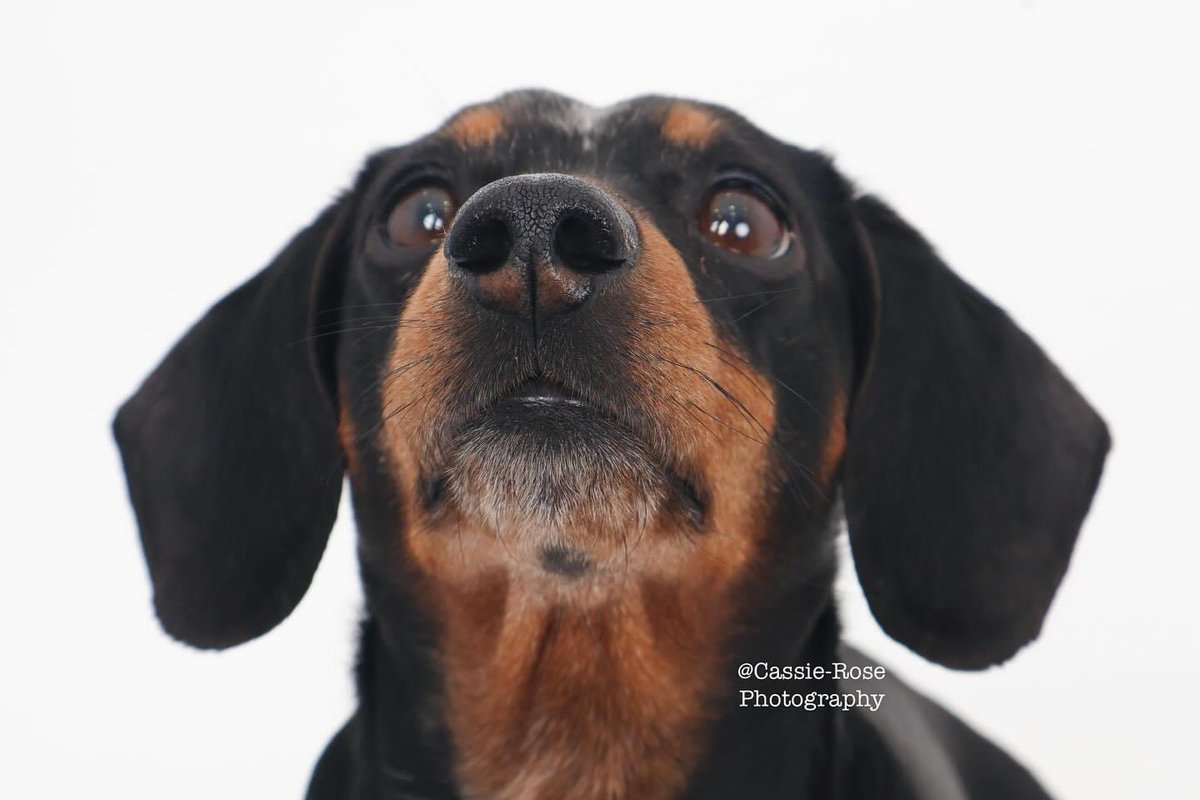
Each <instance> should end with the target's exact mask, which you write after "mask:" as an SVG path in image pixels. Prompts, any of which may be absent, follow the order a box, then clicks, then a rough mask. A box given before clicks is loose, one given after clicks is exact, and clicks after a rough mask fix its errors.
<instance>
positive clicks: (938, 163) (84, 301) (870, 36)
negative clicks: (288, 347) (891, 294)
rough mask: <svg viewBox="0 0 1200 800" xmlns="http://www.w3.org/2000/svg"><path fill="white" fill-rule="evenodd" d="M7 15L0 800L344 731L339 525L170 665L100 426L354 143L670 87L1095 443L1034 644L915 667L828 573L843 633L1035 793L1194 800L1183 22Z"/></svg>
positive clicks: (278, 759)
mask: <svg viewBox="0 0 1200 800" xmlns="http://www.w3.org/2000/svg"><path fill="white" fill-rule="evenodd" d="M21 5H22V6H23V7H21V8H17V7H16V6H17V4H10V5H9V6H8V7H6V9H5V10H4V11H3V12H0V13H2V19H0V31H2V32H0V109H2V110H3V114H2V118H3V120H4V121H3V122H2V123H0V137H2V139H0V142H2V145H3V146H2V147H0V215H2V219H3V224H2V225H0V254H2V258H0V270H2V273H0V274H2V276H3V281H2V283H0V354H2V361H0V366H2V371H0V374H2V375H3V391H2V392H0V424H2V425H3V430H4V435H3V449H2V450H0V453H2V455H0V492H2V493H3V499H2V504H0V509H2V510H0V526H3V534H4V536H3V540H2V542H3V555H2V557H0V615H3V616H2V627H0V650H2V651H3V660H2V661H0V753H3V754H4V755H3V756H2V757H0V762H2V763H3V767H0V796H4V797H11V798H17V797H20V798H26V797H38V798H41V797H51V798H69V797H96V796H122V797H136V798H163V797H171V798H208V797H252V796H253V797H280V798H287V797H296V798H298V797H300V796H301V793H302V791H303V788H304V786H305V782H306V780H307V778H308V774H309V770H310V769H311V767H312V764H313V763H314V761H315V759H316V757H317V755H318V753H319V752H320V750H321V748H322V747H323V745H324V744H325V742H326V740H327V739H328V737H329V736H330V735H331V734H332V733H333V732H334V730H335V729H336V728H337V727H338V726H339V725H340V724H341V722H342V721H343V720H344V719H345V717H346V716H347V715H348V714H349V713H350V711H351V708H352V704H353V697H352V686H351V680H350V674H349V671H350V666H351V663H352V659H353V646H354V629H355V622H356V619H357V617H358V614H359V611H360V609H359V604H360V601H361V598H360V592H359V589H358V586H357V575H356V571H355V561H354V549H353V531H352V530H351V529H350V526H349V525H348V524H347V523H348V519H347V518H348V514H347V513H345V511H346V509H345V507H344V508H343V515H342V519H341V521H340V522H339V524H338V528H337V529H336V530H335V532H334V534H333V537H332V540H331V543H330V546H329V551H328V553H327V556H326V558H325V561H324V563H323V564H322V566H321V568H320V571H319V572H318V574H317V577H316V581H315V583H314V585H313V587H312V590H311V591H310V592H309V594H308V596H307V598H306V599H305V600H304V602H303V603H302V604H301V605H300V607H299V609H298V610H297V612H296V613H295V614H294V615H293V616H292V617H291V618H290V619H289V620H288V621H287V622H286V623H284V624H283V625H282V626H281V627H279V628H278V629H277V630H275V631H274V632H272V633H271V634H269V635H268V636H266V637H264V638H263V639H261V640H259V641H256V642H253V643H251V644H248V645H245V646H243V647H239V648H237V649H235V650H232V651H229V652H226V653H222V654H211V653H201V652H197V651H193V650H190V649H188V648H186V647H184V646H182V645H179V644H176V643H174V642H173V641H171V640H169V639H168V638H167V637H166V636H165V635H164V634H162V633H161V631H160V630H159V629H158V627H157V624H156V622H155V620H154V617H153V615H152V612H151V608H150V602H149V597H150V594H149V585H148V581H147V577H146V573H145V569H144V566H143V562H142V557H141V554H140V550H139V546H138V543H137V537H136V533H135V529H134V526H133V520H132V515H131V513H130V511H129V508H128V506H127V502H126V498H125V489H124V485H123V480H122V476H121V473H120V469H119V465H118V461H117V457H116V452H115V449H114V447H113V446H112V444H111V441H110V438H109V435H108V427H107V426H108V422H109V419H110V416H111V414H112V412H113V410H114V409H115V407H116V406H117V404H118V403H119V402H120V401H121V400H122V399H123V398H124V397H125V396H126V394H127V393H128V392H130V391H131V390H132V389H133V388H134V387H135V385H136V384H137V382H138V381H139V380H140V379H141V378H142V377H143V376H144V375H145V373H146V372H147V371H148V370H149V369H150V368H151V367H152V366H153V365H154V364H155V363H156V362H157V360H158V359H159V357H160V356H161V355H162V354H163V353H164V352H165V350H166V348H167V347H168V346H169V345H170V344H171V343H172V342H173V341H174V340H175V338H176V337H177V336H178V335H179V334H180V333H181V332H182V331H183V330H184V329H185V328H186V327H187V326H188V325H189V324H190V323H191V322H192V321H193V320H194V319H195V318H196V317H198V316H199V315H200V314H201V313H202V312H203V311H204V310H205V309H206V308H207V307H208V306H209V305H210V304H211V303H212V302H213V301H215V300H216V299H217V298H218V297H219V296H220V295H222V294H223V293H224V292H225V291H227V290H228V289H229V288H231V287H232V286H234V285H236V284H238V283H240V282H241V281H242V280H243V279H245V278H246V277H248V276H249V275H251V274H252V273H253V272H254V271H256V270H257V269H258V268H259V267H261V266H262V265H263V264H265V263H266V261H267V260H268V259H269V258H270V257H271V256H272V254H273V253H274V252H275V251H276V249H277V248H278V247H279V246H280V245H281V244H282V243H283V242H284V241H285V240H286V239H287V238H288V237H289V236H290V235H291V234H292V232H293V231H294V230H296V229H297V228H298V227H300V226H301V225H302V224H304V223H306V222H307V221H308V220H309V219H310V218H311V217H312V216H313V215H314V214H315V212H316V211H317V210H318V209H319V208H320V207H322V206H323V204H324V203H326V202H327V200H328V199H329V198H330V197H331V196H332V195H333V193H334V192H335V191H337V190H338V189H339V188H341V187H343V186H345V185H346V184H347V182H348V181H349V179H350V177H351V175H352V172H353V171H354V169H355V167H356V165H357V164H358V162H359V159H360V157H361V156H362V155H363V154H364V153H365V152H367V151H369V150H371V149H373V148H377V147H380V146H383V145H388V144H394V143H399V142H403V141H405V140H407V139H409V138H412V137H415V136H417V135H419V134H421V133H423V132H425V131H427V130H428V129H431V128H432V127H434V126H435V125H437V124H438V123H440V122H441V121H442V119H443V118H444V117H445V116H447V115H448V114H449V113H451V112H452V111H453V110H454V109H456V108H457V107H459V106H460V105H462V104H464V103H466V102H469V101H474V100H480V99H486V98H487V97H489V96H491V95H493V94H496V93H498V92H501V91H503V90H506V89H510V88H514V87H521V86H546V87H549V88H553V89H557V90H560V91H563V92H566V93H568V94H572V95H575V96H577V97H579V98H581V99H583V100H587V101H589V102H593V103H597V104H606V103H609V102H613V101H616V100H619V99H622V98H625V97H627V96H630V95H633V94H639V93H644V92H651V91H653V92H662V93H671V94H680V95H685V96H694V97H698V98H701V99H707V100H713V101H717V102H721V103H724V104H727V105H729V106H732V107H733V108H735V109H738V110H740V111H742V112H743V113H745V114H747V115H748V116H750V118H751V119H753V120H755V121H757V122H758V123H759V124H761V125H762V126H764V127H765V128H766V129H768V130H769V131H771V132H772V133H775V134H776V135H778V136H781V137H783V138H787V139H790V140H792V141H795V142H798V143H801V144H806V145H810V146H818V147H822V148H827V149H828V150H830V151H831V152H833V153H835V154H836V155H837V156H838V158H839V160H840V163H841V164H842V165H843V167H844V168H845V169H846V170H847V171H848V172H849V173H850V174H851V175H854V176H856V177H857V178H858V179H859V180H860V181H861V182H862V183H863V184H864V185H865V186H867V187H870V188H873V189H875V190H878V191H880V192H882V193H883V194H884V195H885V196H886V197H888V198H890V199H891V200H892V201H893V202H894V203H895V204H896V205H897V206H898V207H899V208H900V209H902V210H903V211H904V213H905V214H906V215H907V216H908V217H909V218H910V219H911V220H913V221H914V222H915V223H916V224H917V225H919V226H920V227H921V228H923V230H924V231H925V232H926V233H927V234H928V235H929V236H930V237H931V238H932V240H933V241H934V242H935V243H937V244H938V245H939V247H940V248H941V250H942V251H943V253H944V254H945V255H946V256H947V257H948V259H949V260H950V262H951V263H952V264H954V265H955V266H956V268H957V269H958V270H959V271H960V273H961V274H963V275H964V276H965V277H967V279H968V280H970V281H972V282H973V283H975V284H976V285H977V286H979V287H980V288H981V289H982V290H983V291H985V292H986V293H987V294H989V295H990V296H991V297H992V298H993V299H995V300H997V301H998V302H999V303H1001V304H1002V305H1004V306H1005V307H1006V308H1007V309H1008V310H1009V311H1010V312H1011V313H1012V314H1013V315H1014V316H1015V317H1016V318H1017V320H1018V321H1020V322H1021V323H1022V324H1023V325H1024V326H1025V327H1026V328H1027V329H1028V330H1030V331H1031V332H1032V333H1033V335H1034V336H1035V338H1037V339H1038V340H1039V341H1040V342H1041V343H1042V344H1043V345H1044V346H1045V347H1046V348H1047V350H1048V351H1049V352H1050V353H1051V354H1052V355H1053V356H1054V357H1055V358H1056V359H1057V360H1058V361H1059V362H1060V363H1061V364H1062V365H1063V366H1064V368H1065V370H1066V372H1067V373H1068V374H1069V375H1070V376H1071V377H1072V378H1073V379H1074V380H1075V381H1076V382H1077V383H1078V384H1079V385H1080V387H1081V388H1082V389H1083V391H1084V392H1085V394H1087V396H1088V397H1089V398H1090V399H1091V400H1092V401H1093V402H1094V403H1095V404H1096V405H1097V406H1098V407H1099V408H1100V410H1101V411H1102V412H1103V413H1104V415H1105V416H1106V418H1107V419H1108V421H1109V423H1110V424H1111V426H1112V429H1113V432H1114V435H1115V440H1116V448H1115V451H1114V453H1113V456H1112V458H1111V460H1110V462H1109V466H1108V471H1107V473H1106V475H1105V479H1104V483H1103V485H1102V488H1101V491H1100V494H1099V497H1098V500H1097V502H1096V504H1095V506H1094V507H1093V511H1092V514H1091V517H1090V518H1089V521H1088V523H1087V525H1086V526H1085V528H1084V533H1083V536H1082V539H1081V543H1080V546H1079V548H1078V550H1077V551H1076V556H1075V559H1074V561H1073V563H1072V566H1071V570H1070V572H1069V573H1068V576H1067V579H1066V581H1065V583H1064V585H1063V587H1062V590H1061V592H1060V594H1059V597H1058V600H1057V601H1056V602H1055V604H1054V607H1053V609H1052V611H1051V614H1050V617H1049V620H1048V622H1047V624H1046V627H1045V630H1044V633H1043V636H1042V639H1041V640H1040V641H1039V642H1038V643H1036V644H1035V645H1034V646H1033V647H1032V648H1030V649H1029V650H1027V651H1025V652H1024V653H1023V654H1021V655H1020V656H1019V657H1017V658H1016V659H1015V660H1014V661H1013V662H1011V663H1010V664H1009V665H1007V666H1004V667H1003V668H999V669H994V670H991V671H989V672H986V673H982V674H956V673H952V672H949V671H947V670H943V669H941V668H937V667H934V666H931V665H929V664H926V663H924V662H923V661H921V660H920V659H919V658H918V657H916V656H914V655H911V654H909V653H908V652H907V651H905V650H903V649H902V648H901V647H899V646H898V645H895V644H893V643H891V642H890V641H889V640H887V639H886V637H884V636H883V634H881V633H880V632H879V630H878V629H877V627H876V626H875V625H874V622H873V621H872V620H871V618H870V616H869V614H868V613H867V611H866V610H865V604H864V601H863V600H862V598H861V595H860V593H859V590H858V587H857V586H856V585H855V583H854V579H853V571H852V570H850V569H847V571H846V574H845V576H844V579H843V581H842V584H841V586H840V589H839V591H840V594H841V596H842V598H843V605H844V608H845V615H846V618H847V622H848V629H849V636H850V638H851V639H852V640H853V641H855V642H857V643H859V644H861V645H862V646H863V647H864V648H865V649H867V650H868V651H869V652H871V653H873V654H875V655H876V656H878V657H880V658H881V659H882V660H883V661H884V662H885V663H886V664H888V665H889V666H890V667H892V668H893V669H894V671H895V672H896V673H897V674H900V675H902V676H905V677H907V678H908V679H910V680H911V681H913V682H914V683H916V684H917V685H918V686H920V687H922V688H923V689H925V690H926V691H928V692H929V693H930V694H932V695H933V696H934V697H936V698H938V699H940V700H941V701H943V702H944V703H946V704H947V705H948V706H949V707H950V708H951V709H953V710H954V711H956V712H958V713H959V714H961V715H962V716H963V717H965V718H966V719H967V720H969V721H970V722H971V723H973V724H974V725H976V726H977V727H978V728H979V729H981V730H982V731H983V732H985V733H986V734H988V735H990V736H991V737H993V738H994V739H995V740H997V741H998V742H1000V743H1001V744H1002V745H1004V746H1005V747H1006V748H1008V749H1009V750H1010V751H1011V752H1013V753H1015V754H1016V755H1017V756H1018V757H1019V758H1020V759H1021V760H1023V761H1024V762H1025V763H1026V764H1028V765H1029V766H1030V767H1031V768H1032V769H1033V770H1034V771H1035V772H1036V773H1037V774H1038V775H1039V776H1040V777H1041V778H1042V779H1043V780H1044V781H1045V782H1046V783H1047V784H1048V786H1049V787H1050V788H1051V789H1052V790H1053V791H1055V792H1056V793H1057V794H1059V795H1060V796H1062V797H1079V798H1082V797H1086V798H1093V797H1104V798H1124V797H1158V796H1170V797H1183V796H1200V777H1198V776H1200V772H1198V771H1197V770H1196V767H1195V764H1194V759H1195V747H1196V745H1197V743H1198V742H1197V740H1196V735H1195V719H1196V717H1197V715H1198V713H1200V707H1198V704H1197V700H1196V689H1197V687H1196V678H1197V658H1198V657H1200V646H1198V639H1197V634H1196V622H1195V613H1196V611H1197V610H1198V609H1197V602H1196V591H1195V586H1196V583H1197V578H1196V574H1197V570H1198V569H1200V566H1198V565H1200V537H1198V536H1197V534H1200V511H1198V510H1197V504H1196V502H1195V495H1196V492H1197V487H1196V485H1195V481H1196V478H1197V477H1200V475H1198V474H1197V470H1196V468H1195V465H1194V459H1195V456H1196V454H1197V453H1198V452H1200V436H1198V435H1197V422H1196V417H1197V414H1196V403H1197V396H1196V381H1195V378H1194V376H1195V372H1196V367H1195V363H1196V355H1195V345H1196V343H1197V341H1196V340H1197V337H1196V333H1195V330H1196V323H1195V317H1196V314H1197V310H1198V303H1197V295H1198V293H1200V279H1198V278H1197V273H1198V272H1200V257H1198V256H1197V250H1198V246H1197V241H1196V235H1195V231H1196V216H1197V214H1198V212H1200V208H1198V204H1197V202H1196V199H1195V198H1196V197H1197V182H1198V180H1200V158H1198V156H1197V144H1196V143H1197V142H1200V116H1198V109H1200V102H1198V101H1200V91H1198V89H1200V57H1198V55H1197V53H1198V52H1200V48H1197V44H1196V43H1197V41H1198V34H1200V26H1198V24H1197V17H1196V15H1195V12H1193V11H1191V10H1190V9H1191V8H1192V7H1193V6H1194V4H1190V3H1187V2H1179V3H1177V4H1174V5H1173V6H1171V5H1163V4H1156V3H1147V2H1139V3H1136V4H1135V3H1121V4H1119V5H1118V6H1117V7H1115V8H1105V7H1102V4H1100V3H1097V2H1094V1H1093V2H1079V3H1061V2H1047V1H1038V2H1035V1H1034V0H1027V1H1026V2H1016V0H1013V1H1012V2H980V1H978V0H977V2H974V3H969V4H968V3H961V2H958V3H944V4H940V5H930V4H921V5H919V6H914V5H913V4H905V5H906V8H905V9H904V10H903V11H900V10H895V8H894V7H895V6H896V5H898V4H891V5H890V6H889V5H888V4H886V3H878V4H870V3H854V4H848V3H845V2H841V3H836V4H835V3H834V2H832V1H830V2H826V3H789V4H786V5H785V4H782V3H780V4H778V5H776V6H771V5H767V4H757V3H754V2H750V0H738V2H736V3H722V4H715V5H712V6H702V5H699V4H695V3H686V4H681V3H671V4H664V6H670V10H668V9H667V8H663V9H659V8H656V7H654V6H652V5H651V4H650V3H648V2H639V3H629V4H626V3H619V2H608V3H604V4H599V3H561V2H560V3H553V4H547V5H544V6H533V5H524V4H521V3H517V2H492V3H489V4H486V5H482V6H480V7H477V8H472V7H468V6H467V5H466V4H464V3H461V2H459V3H448V4H439V3H436V2H425V3H419V4H417V3H411V4H401V3H351V2H342V3H337V4H333V3H326V4H309V3H301V2H296V1H295V0H293V2H271V3H258V4H250V3H238V4H234V5H230V6H223V5H222V4H220V3H206V4H173V3H161V2H159V3H156V2H143V3H136V2H127V1H121V2H114V0H109V1H108V2H104V3H89V2H82V1H81V2H74V3H65V2H39V3H37V4H36V5H35V4H34V3H25V4H21ZM201 7H203V8H204V9H205V10H203V11H201V10H199V9H200V8H201ZM834 7H836V9H838V10H837V12H836V13H834V12H833V11H831V10H830V9H831V8H834ZM968 9H969V11H968Z"/></svg>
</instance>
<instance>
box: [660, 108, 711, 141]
mask: <svg viewBox="0 0 1200 800" xmlns="http://www.w3.org/2000/svg"><path fill="white" fill-rule="evenodd" d="M720 129H721V120H720V119H718V118H717V117H715V116H713V115H712V114H710V113H709V112H708V111H705V110H704V109H702V108H699V107H697V106H694V105H692V104H691V103H682V102H681V103H675V104H674V105H672V106H671V107H670V108H669V109H667V113H666V116H664V117H663V123H662V128H661V130H660V133H661V134H662V138H664V139H666V140H667V141H668V142H670V143H672V144H675V145H678V146H679V147H688V148H691V149H693V150H702V149H704V148H705V147H708V146H709V145H710V144H712V141H713V139H714V138H716V135H717V133H718V132H719V131H720Z"/></svg>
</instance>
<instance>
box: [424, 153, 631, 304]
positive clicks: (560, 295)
mask: <svg viewBox="0 0 1200 800" xmlns="http://www.w3.org/2000/svg"><path fill="white" fill-rule="evenodd" d="M637 247H638V238H637V226H636V225H635V224H634V221H633V217H631V216H630V215H629V212H628V211H626V210H625V209H624V208H623V207H622V206H621V204H620V203H618V202H617V201H616V200H615V199H614V198H613V197H612V196H611V195H609V194H608V193H607V192H605V191H604V190H602V189H601V188H600V187H598V186H596V185H595V184H592V183H589V182H588V181H585V180H581V179H580V178H575V177H572V176H570V175H559V174H555V173H541V174H535V175H517V176H513V177H510V178H501V179H500V180H498V181H495V182H493V183H489V184H488V185H487V186H484V187H483V188H482V189H480V190H479V191H477V192H476V193H475V194H473V195H472V196H471V197H470V198H469V199H468V200H467V202H466V203H464V204H463V206H462V208H461V209H459V211H458V215H457V216H456V217H455V219H454V223H453V224H452V225H451V227H450V232H449V234H448V235H447V236H446V250H445V252H446V260H447V261H449V263H450V268H451V269H452V270H454V271H455V272H457V273H458V274H459V275H460V276H462V277H463V278H464V279H465V280H466V282H467V286H468V288H469V290H470V292H471V296H472V297H474V298H475V300H476V301H477V302H478V303H479V304H480V305H482V306H485V307H487V308H491V309H494V310H496V311H502V312H504V313H508V314H517V315H520V316H523V317H528V318H531V319H534V318H538V319H544V318H549V317H553V316H556V315H558V314H562V313H564V312H567V311H570V310H572V309H575V308H578V307H579V306H581V305H583V304H584V303H585V302H587V300H588V298H589V297H591V296H592V295H593V294H594V293H595V292H596V290H597V288H599V286H600V285H601V284H602V283H604V282H605V281H610V280H613V279H615V278H616V277H618V276H619V275H620V274H621V273H622V272H623V271H624V270H626V269H628V268H629V267H630V265H632V264H633V263H634V261H635V260H636V255H637Z"/></svg>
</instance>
